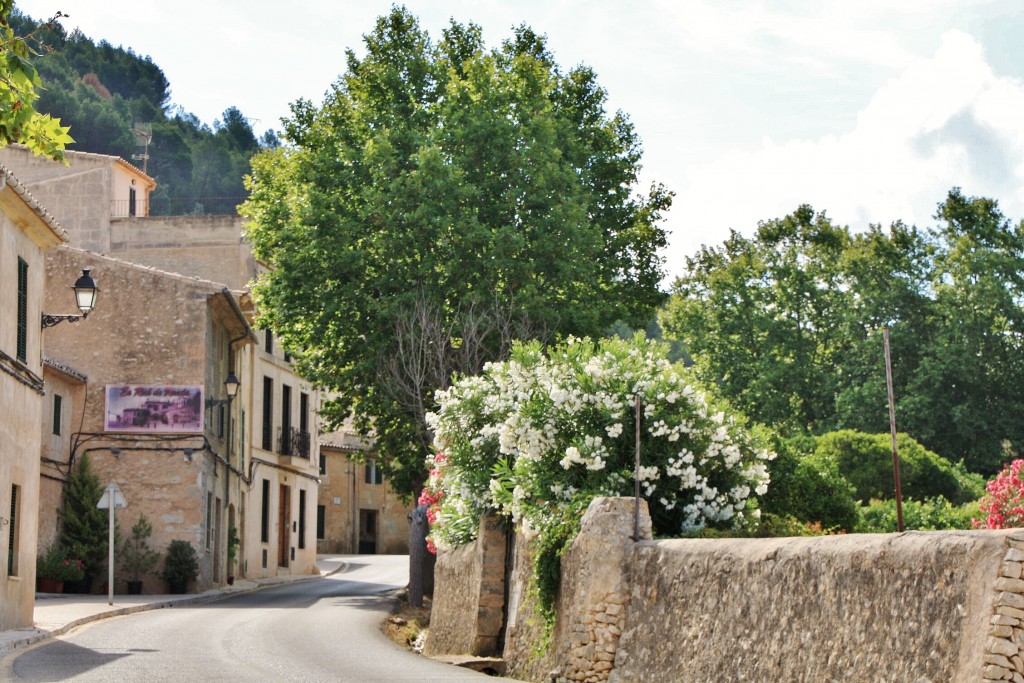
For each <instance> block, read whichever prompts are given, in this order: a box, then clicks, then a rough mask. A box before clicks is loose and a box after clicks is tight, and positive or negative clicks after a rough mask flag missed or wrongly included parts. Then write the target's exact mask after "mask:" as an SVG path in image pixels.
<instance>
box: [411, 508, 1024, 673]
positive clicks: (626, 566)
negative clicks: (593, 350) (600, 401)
mask: <svg viewBox="0 0 1024 683" xmlns="http://www.w3.org/2000/svg"><path fill="white" fill-rule="evenodd" d="M633 513H634V507H633V501H632V500H630V499H609V498H599V499H595V500H594V501H593V502H592V503H591V505H590V507H589V509H588V510H587V512H586V514H585V516H584V518H583V521H582V527H581V530H580V534H579V535H578V536H577V537H576V539H574V540H573V542H572V543H571V545H570V547H569V549H568V550H567V552H566V553H565V555H564V556H563V558H562V583H561V588H560V591H559V596H558V600H557V619H556V623H555V626H554V630H553V632H552V635H551V641H550V644H549V645H548V647H547V648H546V650H545V651H544V654H542V655H538V654H537V646H538V644H539V643H540V642H541V638H542V634H541V630H540V629H539V628H538V625H537V624H538V618H537V616H536V613H535V611H534V610H533V606H532V602H531V601H532V599H533V598H532V597H531V595H530V591H529V590H528V589H527V588H528V586H529V575H530V572H531V569H530V565H531V563H530V562H529V561H528V555H529V552H530V546H529V543H528V542H524V540H526V539H524V537H522V536H519V538H517V541H516V543H515V546H514V547H515V552H514V556H513V557H512V558H511V559H510V562H509V564H510V566H511V567H512V571H511V575H510V576H511V578H510V585H509V586H508V587H504V586H501V585H500V584H498V583H497V582H495V583H494V584H493V585H494V588H492V589H491V590H490V591H484V590H481V591H480V593H479V595H478V596H476V597H475V599H473V600H470V601H468V602H467V601H466V600H465V599H464V598H465V596H464V593H465V592H467V591H466V590H465V588H463V594H462V595H461V597H460V598H459V599H458V600H454V599H452V600H449V602H450V603H451V605H442V604H439V602H441V601H446V600H448V599H447V598H446V597H445V596H446V595H448V594H449V593H450V592H451V591H452V590H458V589H459V586H465V582H464V581H463V580H462V578H460V577H464V576H466V575H467V572H470V573H471V572H472V570H473V568H474V567H477V566H483V567H487V566H488V561H487V557H490V558H491V566H492V567H496V568H497V569H494V570H492V573H494V574H498V573H503V572H504V566H505V563H504V562H502V561H501V557H503V554H504V549H503V547H501V546H500V544H494V543H488V541H487V540H486V538H485V540H484V544H485V545H486V546H487V547H490V548H491V550H490V552H489V554H488V552H487V550H486V547H485V548H484V550H483V551H482V552H483V553H484V555H485V557H484V559H480V558H479V557H478V556H477V555H476V554H474V552H473V551H472V550H471V549H470V550H464V549H460V550H459V551H458V552H457V553H450V554H447V555H442V557H441V558H440V559H439V560H438V564H437V575H436V581H437V588H436V590H435V593H434V612H433V615H432V617H431V629H430V635H429V636H428V641H427V649H428V651H430V652H433V653H435V654H454V653H455V651H456V650H458V649H460V648H462V649H464V648H465V647H466V645H465V643H467V642H473V636H474V634H476V633H480V632H482V631H483V630H486V629H485V626H486V624H485V623H484V616H485V615H486V613H487V611H486V610H484V609H483V608H485V607H486V608H488V609H489V610H491V611H493V610H494V609H495V607H496V606H497V608H498V609H501V607H502V606H504V612H505V614H506V618H507V621H506V623H505V633H504V641H505V642H504V650H503V654H504V659H505V661H506V664H507V672H508V675H510V676H513V677H515V678H518V679H522V680H534V681H540V680H545V681H548V680H551V681H612V682H615V681H637V680H644V681H681V682H685V681H708V680H730V681H742V680H751V681H753V680H787V681H788V680H805V681H812V680H813V681H828V680H851V681H852V680H856V681H868V680H881V679H884V680H886V681H894V682H895V681H908V682H910V681H915V682H916V681H923V680H928V681H977V680H1017V678H1019V677H1021V676H1022V675H1024V658H1022V656H1021V652H1020V650H1021V646H1022V644H1024V580H1022V578H1021V577H1022V573H1024V569H1022V567H1024V532H1021V531H1020V530H1009V531H946V532H908V533H904V534H871V535H867V534H863V535H847V536H828V537H817V538H774V539H714V540H712V539H684V540H665V541H651V540H641V541H640V542H635V541H633V540H632V534H633V520H634V518H633ZM641 519H642V525H641V538H649V529H650V519H649V517H648V516H647V512H646V506H644V507H643V508H642V514H641ZM477 545H479V544H477ZM467 563H469V564H467ZM477 585H483V584H482V583H481V582H480V581H476V582H475V583H474V584H473V586H472V588H474V589H475V586H477ZM499 586H500V587H499ZM468 592H470V593H473V591H472V590H470V591H468ZM505 595H508V596H509V600H508V603H507V604H506V603H505V597H504V596H505ZM450 606H454V607H455V609H449V607H450ZM439 619H440V620H441V622H440V623H438V620H439Z"/></svg>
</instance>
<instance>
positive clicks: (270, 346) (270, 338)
mask: <svg viewBox="0 0 1024 683" xmlns="http://www.w3.org/2000/svg"><path fill="white" fill-rule="evenodd" d="M263 350H264V351H266V352H267V353H273V352H274V333H273V332H271V331H270V330H265V334H264V336H263Z"/></svg>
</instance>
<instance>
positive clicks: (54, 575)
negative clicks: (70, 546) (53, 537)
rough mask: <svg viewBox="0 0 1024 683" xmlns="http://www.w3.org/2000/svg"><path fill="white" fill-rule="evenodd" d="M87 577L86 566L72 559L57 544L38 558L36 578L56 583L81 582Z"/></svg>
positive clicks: (75, 558) (76, 559)
mask: <svg viewBox="0 0 1024 683" xmlns="http://www.w3.org/2000/svg"><path fill="white" fill-rule="evenodd" d="M84 577H85V564H84V563H83V562H82V561H81V560H80V559H78V558H77V557H71V556H69V555H68V553H67V552H66V551H64V550H62V549H61V548H60V547H59V546H57V545H56V544H54V545H51V546H50V547H49V548H47V550H46V552H44V553H43V554H42V555H39V556H38V557H37V558H36V578H37V579H53V580H54V581H68V582H74V581H81V580H82V579H83V578H84Z"/></svg>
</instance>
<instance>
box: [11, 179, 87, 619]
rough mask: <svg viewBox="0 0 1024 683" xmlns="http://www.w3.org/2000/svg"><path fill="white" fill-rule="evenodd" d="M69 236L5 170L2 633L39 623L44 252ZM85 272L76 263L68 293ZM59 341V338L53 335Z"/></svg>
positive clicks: (66, 302) (72, 270)
mask: <svg viewBox="0 0 1024 683" xmlns="http://www.w3.org/2000/svg"><path fill="white" fill-rule="evenodd" d="M66 241H67V236H66V234H65V232H64V230H63V229H62V228H61V227H60V225H59V224H58V223H57V222H56V221H55V220H54V218H53V217H52V216H51V215H50V214H48V213H47V212H46V211H45V210H44V209H43V208H42V206H41V205H40V204H39V202H38V201H36V199H34V198H33V197H32V195H31V194H29V192H28V191H27V190H26V189H25V187H24V185H22V184H21V183H20V182H19V181H18V179H17V178H16V177H15V176H14V175H13V174H12V173H11V172H10V171H9V170H8V169H7V168H6V167H4V166H2V165H0V293H2V294H0V320H2V322H0V370H2V372H0V406H2V411H0V631H3V630H7V629H13V628H20V627H25V626H31V625H32V610H33V607H34V605H35V558H36V534H37V516H36V508H37V506H38V501H39V453H40V449H41V444H40V432H39V423H40V421H41V419H42V417H41V416H42V413H43V404H44V400H45V392H44V389H43V372H44V371H43V351H42V346H43V332H42V325H41V322H42V316H43V310H44V309H43V298H44V291H45V286H46V269H45V265H44V252H46V251H47V250H51V249H52V248H53V247H57V246H59V245H61V244H63V243H64V242H66ZM80 267H81V266H79V265H78V264H72V266H71V269H70V270H71V273H72V274H71V275H69V278H70V279H68V280H65V281H64V283H63V284H64V287H65V288H63V290H62V291H63V293H64V295H65V296H64V297H63V298H62V299H61V302H60V303H61V305H66V304H70V303H71V301H70V300H68V299H69V297H68V292H67V289H66V287H67V286H68V285H69V284H70V283H72V282H74V281H75V279H76V277H77V276H78V274H79V273H80V272H81V271H80V270H79V268H80ZM51 336H52V335H51Z"/></svg>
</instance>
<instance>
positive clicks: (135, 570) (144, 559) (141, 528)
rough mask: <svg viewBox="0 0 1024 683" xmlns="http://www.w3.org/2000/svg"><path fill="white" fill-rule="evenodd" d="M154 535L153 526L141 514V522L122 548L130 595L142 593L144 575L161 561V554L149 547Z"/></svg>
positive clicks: (133, 527)
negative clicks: (151, 537)
mask: <svg viewBox="0 0 1024 683" xmlns="http://www.w3.org/2000/svg"><path fill="white" fill-rule="evenodd" d="M152 535H153V525H152V524H150V523H149V520H148V519H146V515H143V514H140V515H139V520H138V521H137V522H136V523H135V524H133V525H132V533H131V536H129V537H128V538H126V539H124V543H123V544H122V545H121V548H120V555H121V566H122V567H123V568H124V571H125V573H126V574H127V575H128V576H130V577H131V578H130V579H128V594H129V595H139V594H140V593H141V592H142V575H143V574H146V573H148V572H149V571H150V570H152V569H153V567H155V566H156V563H157V562H159V561H160V553H158V552H156V551H155V550H153V549H152V548H150V547H149V537H150V536H152Z"/></svg>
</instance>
